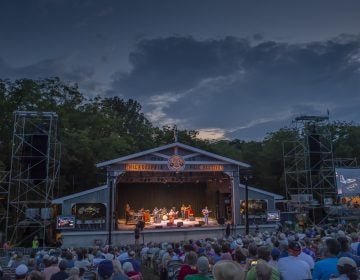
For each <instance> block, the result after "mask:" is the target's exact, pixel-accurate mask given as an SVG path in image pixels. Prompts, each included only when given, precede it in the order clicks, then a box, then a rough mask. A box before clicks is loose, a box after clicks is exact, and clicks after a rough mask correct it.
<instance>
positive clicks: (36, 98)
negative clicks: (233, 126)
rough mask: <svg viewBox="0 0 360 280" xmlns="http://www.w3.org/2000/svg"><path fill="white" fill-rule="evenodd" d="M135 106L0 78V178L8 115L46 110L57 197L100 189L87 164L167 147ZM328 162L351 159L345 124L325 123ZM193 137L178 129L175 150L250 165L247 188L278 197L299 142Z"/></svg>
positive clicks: (292, 135)
mask: <svg viewBox="0 0 360 280" xmlns="http://www.w3.org/2000/svg"><path fill="white" fill-rule="evenodd" d="M141 109H142V108H141V104H140V103H139V102H138V101H136V100H133V99H128V100H124V99H122V98H119V97H116V96H114V97H101V96H96V97H94V98H87V97H86V95H85V94H84V93H82V92H81V91H80V89H79V87H78V86H77V85H76V84H71V83H67V82H64V81H61V80H60V79H59V78H47V79H39V80H31V79H19V80H14V81H12V80H1V79H0V171H8V170H9V169H10V161H11V153H12V151H11V146H12V131H13V128H12V126H13V112H14V111H16V110H22V111H46V112H49V111H52V112H56V113H57V114H58V116H59V126H60V127H59V133H60V135H59V138H60V141H61V145H62V155H61V177H60V187H59V190H60V192H59V194H58V195H61V196H63V195H66V194H70V193H73V192H78V191H81V190H84V189H88V188H92V187H95V186H98V185H99V184H102V183H104V176H103V175H104V174H99V171H98V170H97V169H96V167H95V164H96V163H98V162H102V161H106V160H109V159H113V158H118V157H121V156H125V155H129V154H132V153H136V152H140V151H143V150H147V149H151V148H154V147H158V146H161V145H165V144H169V143H172V142H173V141H174V138H173V135H174V134H173V128H172V127H170V126H163V127H156V126H154V125H153V124H152V123H151V122H150V121H149V120H148V119H147V118H146V117H145V116H144V114H143V113H142V111H141ZM328 126H329V127H328V130H329V131H330V133H331V135H330V138H331V143H332V147H333V152H334V157H347V158H357V157H359V154H360V127H359V126H358V125H355V124H354V123H352V122H332V123H330V124H328ZM197 136H198V131H196V130H178V139H179V141H180V142H181V143H184V144H187V145H191V146H194V147H197V148H200V149H203V150H206V151H209V152H213V153H216V154H219V155H222V156H225V157H229V158H232V159H235V160H239V161H242V162H245V163H248V164H250V165H252V167H253V175H254V179H253V180H252V183H253V185H254V186H257V187H260V188H263V189H265V190H268V191H272V192H275V193H280V194H284V192H285V186H284V163H283V142H284V141H291V140H296V139H300V138H301V137H302V136H301V134H300V133H299V131H297V130H296V129H294V128H291V127H290V128H281V129H279V130H278V131H275V132H270V133H268V134H267V135H266V137H265V138H264V139H263V140H261V141H243V140H240V139H235V140H221V141H218V142H211V141H210V140H203V139H200V138H198V137H197Z"/></svg>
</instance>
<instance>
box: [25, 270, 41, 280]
mask: <svg viewBox="0 0 360 280" xmlns="http://www.w3.org/2000/svg"><path fill="white" fill-rule="evenodd" d="M28 280H45V276H44V274H43V273H41V272H40V271H37V270H33V271H31V272H30V274H29V276H28Z"/></svg>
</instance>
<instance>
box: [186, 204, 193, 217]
mask: <svg viewBox="0 0 360 280" xmlns="http://www.w3.org/2000/svg"><path fill="white" fill-rule="evenodd" d="M187 211H188V217H189V219H190V218H192V217H194V211H193V210H192V208H191V205H190V204H189V206H188V207H187Z"/></svg>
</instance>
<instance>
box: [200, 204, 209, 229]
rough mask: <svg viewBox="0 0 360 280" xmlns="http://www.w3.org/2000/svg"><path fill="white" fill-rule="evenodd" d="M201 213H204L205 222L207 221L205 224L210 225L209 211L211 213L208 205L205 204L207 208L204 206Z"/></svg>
mask: <svg viewBox="0 0 360 280" xmlns="http://www.w3.org/2000/svg"><path fill="white" fill-rule="evenodd" d="M201 213H202V214H203V216H204V222H205V224H206V225H208V224H209V213H210V211H209V209H208V207H207V206H205V208H204V209H203V210H201Z"/></svg>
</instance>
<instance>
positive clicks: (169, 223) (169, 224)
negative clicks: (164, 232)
mask: <svg viewBox="0 0 360 280" xmlns="http://www.w3.org/2000/svg"><path fill="white" fill-rule="evenodd" d="M166 225H167V226H168V227H171V226H173V225H174V223H172V222H168V223H167V224H166Z"/></svg>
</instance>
